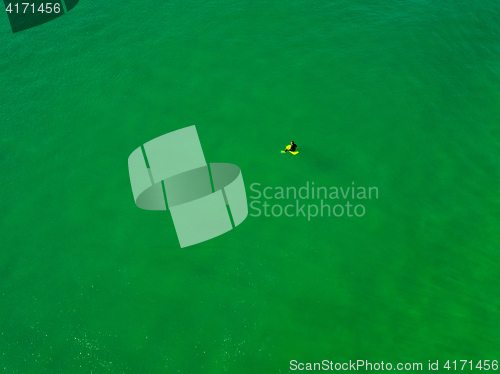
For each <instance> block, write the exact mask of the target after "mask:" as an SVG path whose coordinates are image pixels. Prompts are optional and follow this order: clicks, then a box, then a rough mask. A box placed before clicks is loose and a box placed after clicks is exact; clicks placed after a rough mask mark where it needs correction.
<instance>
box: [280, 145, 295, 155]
mask: <svg viewBox="0 0 500 374" xmlns="http://www.w3.org/2000/svg"><path fill="white" fill-rule="evenodd" d="M295 148H297V144H295V143H294V142H291V143H290V145H287V146H286V149H285V150H284V151H281V153H286V152H288V151H290V152H295Z"/></svg>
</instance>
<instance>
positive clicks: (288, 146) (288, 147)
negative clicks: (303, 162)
mask: <svg viewBox="0 0 500 374" xmlns="http://www.w3.org/2000/svg"><path fill="white" fill-rule="evenodd" d="M291 146H292V145H287V146H286V149H290V147H291ZM281 153H285V151H281ZM290 153H291V154H292V155H294V156H295V155H296V154H297V153H299V151H296V152H291V151H290Z"/></svg>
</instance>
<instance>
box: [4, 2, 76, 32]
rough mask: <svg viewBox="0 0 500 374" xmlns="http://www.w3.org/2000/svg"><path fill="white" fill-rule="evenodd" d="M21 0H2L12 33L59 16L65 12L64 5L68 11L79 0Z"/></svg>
mask: <svg viewBox="0 0 500 374" xmlns="http://www.w3.org/2000/svg"><path fill="white" fill-rule="evenodd" d="M23 1H24V0H3V2H4V4H5V9H6V10H7V12H6V13H7V15H8V17H9V22H10V27H11V28H12V32H13V33H16V32H19V31H23V30H27V29H31V28H32V27H35V26H39V25H41V24H44V23H46V22H49V21H52V20H54V19H56V18H59V17H61V16H62V15H63V14H64V13H65V11H64V7H65V6H66V11H69V10H71V9H73V8H74V7H75V6H76V5H77V4H78V1H79V0H56V2H55V3H48V2H47V0H31V1H30V2H29V3H26V2H25V3H24V5H23ZM26 4H28V6H26ZM16 5H17V6H16Z"/></svg>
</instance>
